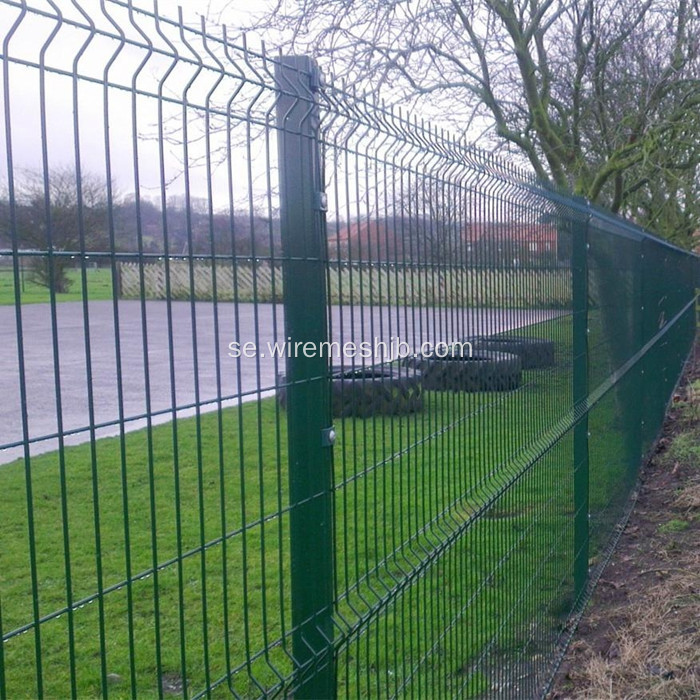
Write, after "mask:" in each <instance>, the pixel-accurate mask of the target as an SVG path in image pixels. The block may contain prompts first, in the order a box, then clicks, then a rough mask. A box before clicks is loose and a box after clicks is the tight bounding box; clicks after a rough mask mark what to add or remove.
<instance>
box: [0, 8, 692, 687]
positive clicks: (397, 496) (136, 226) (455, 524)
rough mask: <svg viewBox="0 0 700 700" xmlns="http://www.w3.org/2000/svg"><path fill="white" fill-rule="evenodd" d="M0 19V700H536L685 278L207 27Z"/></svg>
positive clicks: (582, 211)
mask: <svg viewBox="0 0 700 700" xmlns="http://www.w3.org/2000/svg"><path fill="white" fill-rule="evenodd" d="M0 21H1V23H2V49H1V52H2V102H3V119H2V130H3V138H2V144H3V149H4V151H3V157H4V162H5V172H4V178H3V192H2V196H1V197H0V210H1V215H2V220H1V225H0V340H1V342H2V349H3V351H2V354H1V355H0V392H1V394H2V400H1V401H0V494H1V495H0V498H1V499H2V501H1V502H2V518H1V519H0V636H1V637H2V644H0V698H2V699H3V700H4V699H5V698H17V697H68V696H73V697H77V696H81V697H86V696H96V695H100V696H105V697H107V696H113V697H136V696H145V697H151V696H161V697H162V696H165V695H172V694H177V695H181V696H183V697H202V696H207V697H211V696H224V695H234V696H235V697H240V698H253V697H273V696H276V697H297V698H324V697H372V698H375V697H376V698H380V697H419V698H433V697H474V698H478V697H484V698H486V697H489V698H491V697H493V698H495V697H498V698H523V697H537V696H540V695H542V694H543V693H544V692H546V689H547V687H548V685H549V683H550V682H551V678H552V675H553V673H554V670H555V668H556V665H557V663H558V660H559V658H560V656H561V653H562V651H563V649H564V648H565V645H566V643H567V642H568V639H569V638H570V635H571V632H572V629H573V626H574V624H575V620H576V618H577V615H578V614H579V613H580V611H581V610H582V607H583V605H584V603H585V602H586V600H587V598H588V595H589V593H590V589H591V586H592V584H593V582H595V580H596V579H597V577H598V575H599V573H600V570H601V567H602V566H603V565H604V563H605V559H606V556H607V554H608V552H609V549H610V545H611V543H613V542H614V541H615V538H616V536H617V534H618V532H619V524H620V522H621V521H622V519H623V518H624V517H625V514H626V512H627V509H628V507H629V503H630V500H631V498H632V497H633V494H634V489H635V485H636V478H637V473H638V470H639V468H640V465H641V464H642V463H643V460H644V458H645V456H646V455H647V454H648V452H649V450H650V448H651V446H652V444H653V442H654V440H655V437H656V435H657V432H658V430H659V428H660V426H661V423H662V420H663V416H664V412H665V408H666V405H667V402H668V400H669V398H670V396H671V394H672V391H673V388H674V386H675V384H676V382H677V380H678V377H679V375H680V372H681V370H682V367H683V363H684V361H685V358H686V357H687V354H688V352H689V350H690V347H691V344H692V342H693V337H694V333H695V316H694V314H695V311H694V309H695V303H696V287H697V286H698V281H699V279H700V275H699V272H700V266H699V263H698V258H697V257H696V256H693V255H691V254H689V253H687V252H686V251H683V250H680V249H677V248H674V247H673V246H670V245H668V244H667V243H665V242H663V241H662V240H660V239H658V238H655V237H654V236H652V235H651V234H649V233H648V232H646V231H643V230H641V229H640V228H638V227H637V226H635V225H634V224H633V223H630V222H627V221H624V220H622V219H620V218H618V217H615V216H612V215H610V214H608V213H606V212H605V211H602V210H598V209H596V208H594V207H591V206H590V205H588V204H587V203H586V202H584V201H580V200H578V199H576V198H574V197H570V196H567V195H565V194H561V193H557V192H553V191H551V190H550V189H548V188H547V187H545V186H544V185H542V184H541V183H539V182H538V181H537V180H536V179H535V178H534V177H533V176H532V175H531V174H530V173H528V172H526V171H523V170H521V169H519V168H517V167H515V166H514V165H512V164H510V163H508V162H504V161H503V160H499V159H497V158H495V157H494V156H492V155H491V154H489V153H486V152H483V151H480V150H479V149H478V148H475V147H473V146H471V145H469V144H467V143H466V142H465V141H464V140H463V139H460V138H455V137H454V136H452V135H451V134H450V133H448V132H445V131H443V130H441V129H438V128H435V127H434V126H432V125H431V124H430V123H428V122H426V121H422V120H419V119H416V118H414V117H413V116H412V115H409V114H406V113H404V112H401V111H398V110H395V109H391V108H388V107H386V106H384V105H383V104H381V103H377V102H375V101H372V100H371V99H367V98H364V97H361V96H358V95H356V94H355V93H354V92H353V91H352V90H351V89H349V88H347V87H346V86H344V85H342V84H338V83H333V82H332V81H327V80H324V79H323V76H322V75H321V73H320V71H319V70H318V67H317V66H316V64H315V62H314V61H313V60H312V59H310V58H306V57H280V56H271V55H268V54H266V53H265V51H264V50H262V51H254V50H251V49H250V48H249V47H248V46H247V45H246V43H245V41H237V40H236V41H234V40H232V39H231V38H230V37H229V36H228V35H227V33H226V30H225V29H210V28H208V27H206V26H205V25H204V23H203V22H202V24H201V25H199V26H194V25H192V24H190V23H187V22H185V21H184V20H183V17H182V15H180V16H179V17H178V19H172V18H169V17H166V16H164V15H161V14H160V13H159V11H158V9H157V6H156V8H155V10H152V11H149V10H144V9H142V8H141V7H135V6H134V5H133V4H132V2H130V1H126V0H100V1H99V2H90V3H88V2H77V1H74V2H54V1H52V0H48V1H47V2H39V0H36V2H35V1H34V0H32V1H31V2H25V1H24V0H0ZM661 233H663V232H661Z"/></svg>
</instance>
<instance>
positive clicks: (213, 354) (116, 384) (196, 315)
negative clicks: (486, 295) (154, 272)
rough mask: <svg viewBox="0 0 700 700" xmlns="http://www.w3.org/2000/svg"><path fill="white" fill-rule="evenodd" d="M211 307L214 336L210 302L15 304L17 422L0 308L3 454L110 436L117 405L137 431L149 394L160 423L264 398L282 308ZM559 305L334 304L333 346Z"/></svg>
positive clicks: (475, 326)
mask: <svg viewBox="0 0 700 700" xmlns="http://www.w3.org/2000/svg"><path fill="white" fill-rule="evenodd" d="M169 308H170V314H171V321H170V322H169V320H168V309H169ZM217 308H218V323H219V331H218V337H217V334H216V333H215V314H214V305H213V304H212V303H211V302H197V303H195V304H191V303H190V302H187V301H179V302H172V303H171V304H170V305H168V304H167V303H165V302H161V301H153V302H146V303H145V306H144V311H142V308H141V303H140V302H138V301H120V302H119V304H118V324H117V323H116V322H115V313H114V306H113V303H112V302H111V301H96V302H90V304H89V305H88V311H87V321H86V318H85V316H86V315H85V314H84V313H83V305H82V303H80V302H71V303H62V304H59V305H58V307H57V309H58V310H57V318H56V329H55V333H54V329H53V326H52V319H51V311H50V307H49V306H48V305H47V304H30V305H25V306H23V307H22V309H21V311H22V339H23V346H24V347H23V353H22V356H23V366H24V372H23V378H24V382H23V384H24V393H25V396H26V402H25V404H26V409H27V420H26V431H25V425H24V422H23V419H22V405H23V402H22V398H21V397H22V393H21V376H22V373H21V372H20V369H19V368H20V362H19V354H18V342H17V323H16V315H15V309H14V307H12V306H2V307H0V351H1V352H0V463H6V462H9V461H12V460H14V459H17V458H20V457H22V456H23V454H24V451H23V446H22V445H23V443H24V441H25V440H26V439H28V440H29V441H30V444H31V454H38V453H40V452H45V451H48V450H54V449H56V448H57V446H58V441H57V438H56V435H57V434H58V433H59V432H61V433H63V435H64V436H65V444H76V443H80V442H85V441H87V440H89V439H90V430H89V428H90V426H91V425H92V426H100V425H103V424H108V425H104V426H103V427H96V430H95V435H96V437H104V436H107V435H116V434H118V432H119V423H118V421H119V418H120V414H121V415H122V416H123V418H124V419H125V420H127V422H126V423H125V428H126V429H127V430H135V429H138V428H142V427H143V426H144V425H145V424H146V421H145V419H144V418H143V417H142V416H143V415H144V414H145V413H146V412H147V410H148V401H150V412H151V414H155V416H154V422H155V423H159V422H165V421H169V420H172V418H173V416H174V415H177V416H178V417H184V416H186V415H192V414H193V413H194V408H193V404H199V405H201V407H202V410H214V409H216V408H217V406H218V403H219V399H221V400H222V401H223V402H224V405H232V404H234V403H235V402H237V401H241V400H242V401H246V400H254V399H257V398H259V397H260V396H268V395H270V394H271V393H272V392H273V391H274V386H275V377H276V376H277V372H278V371H283V369H284V360H280V359H273V358H272V357H270V353H269V352H268V347H267V343H273V342H275V341H282V340H284V337H285V336H284V317H283V311H282V306H281V305H273V304H259V305H258V306H257V308H256V306H255V305H253V304H238V305H235V304H233V303H220V304H218V307H217ZM555 314H556V312H552V311H522V310H513V311H503V310H499V311H494V310H488V309H465V310H456V309H427V308H426V309H415V310H413V309H408V308H403V307H398V308H393V309H388V308H386V307H382V308H379V307H374V308H369V307H365V308H360V307H352V308H351V307H344V308H342V310H341V308H340V307H333V308H332V311H331V323H332V327H333V333H332V337H333V340H337V341H339V342H341V343H345V342H348V341H354V342H356V343H359V342H361V341H368V342H370V343H372V344H373V343H374V342H375V340H374V339H377V340H383V341H385V342H387V343H389V342H390V340H391V338H392V337H393V338H400V339H401V340H404V341H406V342H408V343H409V344H410V346H411V349H414V348H417V347H418V346H419V345H420V343H422V342H424V341H431V342H433V343H434V342H437V341H450V340H454V339H457V338H460V337H464V336H465V335H470V334H482V333H493V332H498V331H503V330H508V329H511V328H516V327H519V326H524V325H528V324H531V323H534V322H536V321H538V320H544V319H545V318H549V317H551V316H553V315H555ZM117 327H118V329H119V333H118V337H119V347H118V348H117V342H116V339H117V332H116V328H117ZM193 327H195V328H196V334H195V333H193V332H192V329H193ZM86 328H89V333H88V334H87V338H86V332H85V330H86ZM169 328H172V333H170V332H169ZM235 341H237V342H239V343H241V344H243V343H246V342H250V343H255V344H256V346H257V348H258V349H259V352H258V354H257V356H256V357H250V358H247V357H241V358H240V359H234V358H232V357H230V356H229V343H231V342H235ZM395 343H396V341H394V347H395ZM195 346H196V347H195ZM248 349H249V350H252V346H249V348H248ZM261 354H262V355H264V356H261ZM56 355H57V356H58V362H56V361H55V358H56ZM117 355H119V359H120V365H121V372H119V371H118V369H117ZM88 357H89V358H90V362H89V363H88V362H87V359H86V358H88ZM195 358H196V362H195ZM365 361H366V362H367V360H365ZM346 362H348V361H346ZM217 366H218V367H219V368H220V386H219V385H218V383H217ZM239 377H240V381H239ZM147 378H148V381H147ZM120 394H121V401H120ZM120 404H121V410H120ZM91 414H92V415H91ZM59 416H60V423H59V420H58V417H59ZM139 416H141V418H139Z"/></svg>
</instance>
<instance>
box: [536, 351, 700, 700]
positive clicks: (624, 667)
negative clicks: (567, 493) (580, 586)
mask: <svg viewBox="0 0 700 700" xmlns="http://www.w3.org/2000/svg"><path fill="white" fill-rule="evenodd" d="M699 543H700V344H698V342H696V344H695V348H694V352H693V358H692V361H691V362H690V363H689V365H688V368H687V371H686V374H685V376H684V378H683V380H682V382H681V385H680V388H679V389H678V392H677V393H676V395H675V396H674V398H673V404H672V407H671V411H670V412H669V415H668V416H667V418H666V421H665V423H664V429H663V433H662V437H661V439H660V440H659V442H658V445H657V447H656V452H655V454H654V456H653V458H652V459H651V460H650V462H649V464H648V465H647V466H646V468H645V469H644V471H643V472H642V474H641V480H640V491H639V499H638V501H637V504H636V507H635V509H634V511H633V513H632V515H631V517H630V519H629V522H628V524H627V527H626V528H625V531H624V532H623V534H622V537H621V539H620V542H619V544H618V547H617V549H616V551H615V553H614V554H613V557H612V559H611V561H610V563H609V564H608V566H607V568H606V569H605V571H604V572H603V575H602V577H601V579H600V581H599V583H598V586H597V588H596V590H595V592H594V594H593V597H592V601H591V604H590V605H589V607H588V609H587V611H586V613H585V615H584V616H583V619H582V620H581V624H580V625H579V628H578V631H577V633H576V635H575V637H574V639H573V642H572V644H571V646H570V648H569V651H568V653H567V655H566V657H565V659H564V662H563V663H562V666H561V668H560V671H559V674H558V677H557V681H556V683H555V686H554V689H553V691H552V692H551V693H550V695H549V698H550V700H565V699H567V700H568V699H569V698H571V699H574V698H590V699H594V698H595V700H603V699H607V698H610V699H613V698H615V699H617V698H625V699H627V698H629V699H630V700H632V699H633V698H634V699H635V700H637V699H641V698H649V699H650V700H666V699H669V700H670V699H671V698H673V699H685V698H687V699H690V698H700V547H699Z"/></svg>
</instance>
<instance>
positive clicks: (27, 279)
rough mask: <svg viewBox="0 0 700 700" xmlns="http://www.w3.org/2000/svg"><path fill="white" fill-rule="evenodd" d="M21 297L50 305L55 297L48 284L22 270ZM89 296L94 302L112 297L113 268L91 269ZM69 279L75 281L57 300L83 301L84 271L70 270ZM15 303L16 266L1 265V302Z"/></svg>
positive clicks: (26, 300)
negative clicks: (14, 267)
mask: <svg viewBox="0 0 700 700" xmlns="http://www.w3.org/2000/svg"><path fill="white" fill-rule="evenodd" d="M21 274H22V280H21V281H20V287H21V292H20V293H21V300H22V303H23V304H46V303H48V302H49V301H50V299H51V297H50V294H49V290H48V288H47V287H43V286H41V285H39V284H37V283H36V282H34V280H33V279H32V274H31V271H30V270H24V271H23V272H22V273H21ZM85 274H86V276H87V288H88V298H89V299H90V300H92V301H102V300H105V299H111V298H112V271H111V270H109V269H104V268H87V269H86V271H85ZM67 275H68V279H69V280H70V281H71V286H70V291H68V292H66V293H63V294H56V301H59V302H61V301H81V300H82V298H83V292H82V274H81V271H80V270H68V273H67ZM14 303H15V282H14V273H13V271H12V268H5V267H3V268H0V305H5V306H6V305H13V304H14Z"/></svg>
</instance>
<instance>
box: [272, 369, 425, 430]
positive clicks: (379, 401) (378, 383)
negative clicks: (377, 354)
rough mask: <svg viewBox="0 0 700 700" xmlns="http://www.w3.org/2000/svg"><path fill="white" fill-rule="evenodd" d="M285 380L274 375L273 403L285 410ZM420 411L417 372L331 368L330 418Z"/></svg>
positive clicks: (421, 406)
mask: <svg viewBox="0 0 700 700" xmlns="http://www.w3.org/2000/svg"><path fill="white" fill-rule="evenodd" d="M285 383H286V378H285V376H284V375H282V374H280V375H278V381H277V384H278V389H277V400H278V401H279V403H280V405H281V406H282V407H283V408H286V407H287V388H286V386H285ZM422 409H423V387H422V383H421V375H420V372H417V371H416V370H415V369H412V368H410V367H397V368H392V367H358V368H356V369H354V370H352V369H348V368H347V367H346V368H341V367H332V368H331V410H332V413H333V417H334V418H346V417H349V416H356V417H360V418H367V417H370V416H376V415H393V416H400V415H406V414H409V413H416V412H417V411H421V410H422Z"/></svg>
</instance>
